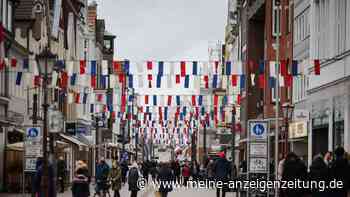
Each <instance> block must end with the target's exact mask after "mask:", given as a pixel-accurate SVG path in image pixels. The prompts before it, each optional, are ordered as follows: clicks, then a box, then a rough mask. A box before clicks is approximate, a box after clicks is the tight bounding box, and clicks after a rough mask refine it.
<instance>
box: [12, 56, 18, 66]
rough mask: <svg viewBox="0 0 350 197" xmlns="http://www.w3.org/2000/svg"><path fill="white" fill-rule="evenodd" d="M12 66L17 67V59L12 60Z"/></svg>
mask: <svg viewBox="0 0 350 197" xmlns="http://www.w3.org/2000/svg"><path fill="white" fill-rule="evenodd" d="M11 66H12V67H14V68H15V67H16V66H17V60H16V59H15V58H12V59H11Z"/></svg>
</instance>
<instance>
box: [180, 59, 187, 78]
mask: <svg viewBox="0 0 350 197" xmlns="http://www.w3.org/2000/svg"><path fill="white" fill-rule="evenodd" d="M181 76H182V77H184V76H186V62H184V61H181Z"/></svg>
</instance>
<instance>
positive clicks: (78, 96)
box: [75, 93, 80, 103]
mask: <svg viewBox="0 0 350 197" xmlns="http://www.w3.org/2000/svg"><path fill="white" fill-rule="evenodd" d="M75 103H80V93H76V94H75Z"/></svg>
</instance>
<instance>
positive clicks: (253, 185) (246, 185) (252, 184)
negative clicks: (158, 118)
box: [137, 178, 344, 192]
mask: <svg viewBox="0 0 350 197" xmlns="http://www.w3.org/2000/svg"><path fill="white" fill-rule="evenodd" d="M148 185H150V186H151V187H153V188H154V189H159V188H160V187H161V186H162V187H164V188H173V189H178V188H185V189H216V188H219V189H222V188H227V189H230V190H231V189H238V190H249V189H254V190H259V191H261V192H265V191H267V190H268V189H276V188H277V189H287V188H289V189H311V190H318V191H325V190H327V189H341V188H343V187H344V184H343V182H342V181H338V180H331V181H328V182H327V181H304V180H298V179H296V180H294V181H266V180H250V181H247V180H229V181H225V182H224V181H213V180H198V181H194V180H189V181H188V182H187V183H186V184H184V183H183V182H182V181H181V182H177V181H157V180H154V181H150V182H149V183H148V184H147V182H146V179H143V178H142V179H139V180H138V182H137V186H138V188H139V189H144V188H146V186H148Z"/></svg>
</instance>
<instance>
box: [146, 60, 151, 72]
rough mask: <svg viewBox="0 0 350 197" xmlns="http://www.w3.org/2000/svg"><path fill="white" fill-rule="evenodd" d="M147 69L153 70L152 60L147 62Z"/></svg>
mask: <svg viewBox="0 0 350 197" xmlns="http://www.w3.org/2000/svg"><path fill="white" fill-rule="evenodd" d="M147 69H148V70H152V62H151V61H148V62H147Z"/></svg>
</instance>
